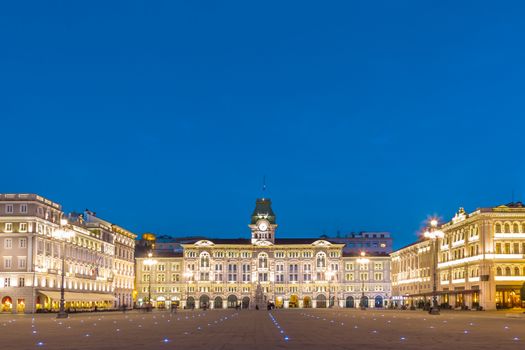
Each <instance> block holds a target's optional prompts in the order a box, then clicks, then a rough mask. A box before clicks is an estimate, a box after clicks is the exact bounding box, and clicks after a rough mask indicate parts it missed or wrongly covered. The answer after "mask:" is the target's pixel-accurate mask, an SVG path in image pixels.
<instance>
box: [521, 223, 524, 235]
mask: <svg viewBox="0 0 525 350" xmlns="http://www.w3.org/2000/svg"><path fill="white" fill-rule="evenodd" d="M521 232H522V233H525V222H524V223H523V224H521Z"/></svg>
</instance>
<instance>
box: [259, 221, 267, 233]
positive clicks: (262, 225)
mask: <svg viewBox="0 0 525 350" xmlns="http://www.w3.org/2000/svg"><path fill="white" fill-rule="evenodd" d="M258 228H259V231H266V230H267V229H268V224H267V223H266V222H264V221H263V222H261V223H259V226H258Z"/></svg>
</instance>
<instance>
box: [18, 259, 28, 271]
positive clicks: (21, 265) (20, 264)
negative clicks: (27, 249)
mask: <svg viewBox="0 0 525 350" xmlns="http://www.w3.org/2000/svg"><path fill="white" fill-rule="evenodd" d="M26 267H27V260H26V257H25V256H19V257H18V268H19V269H25V268H26Z"/></svg>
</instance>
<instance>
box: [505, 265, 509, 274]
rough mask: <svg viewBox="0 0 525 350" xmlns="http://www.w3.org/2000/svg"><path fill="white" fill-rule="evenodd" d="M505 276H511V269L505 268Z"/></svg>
mask: <svg viewBox="0 0 525 350" xmlns="http://www.w3.org/2000/svg"><path fill="white" fill-rule="evenodd" d="M505 276H510V267H508V266H507V267H506V268H505Z"/></svg>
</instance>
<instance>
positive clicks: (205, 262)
mask: <svg viewBox="0 0 525 350" xmlns="http://www.w3.org/2000/svg"><path fill="white" fill-rule="evenodd" d="M200 258H201V267H210V254H208V253H206V252H203V253H201V256H200Z"/></svg>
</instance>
